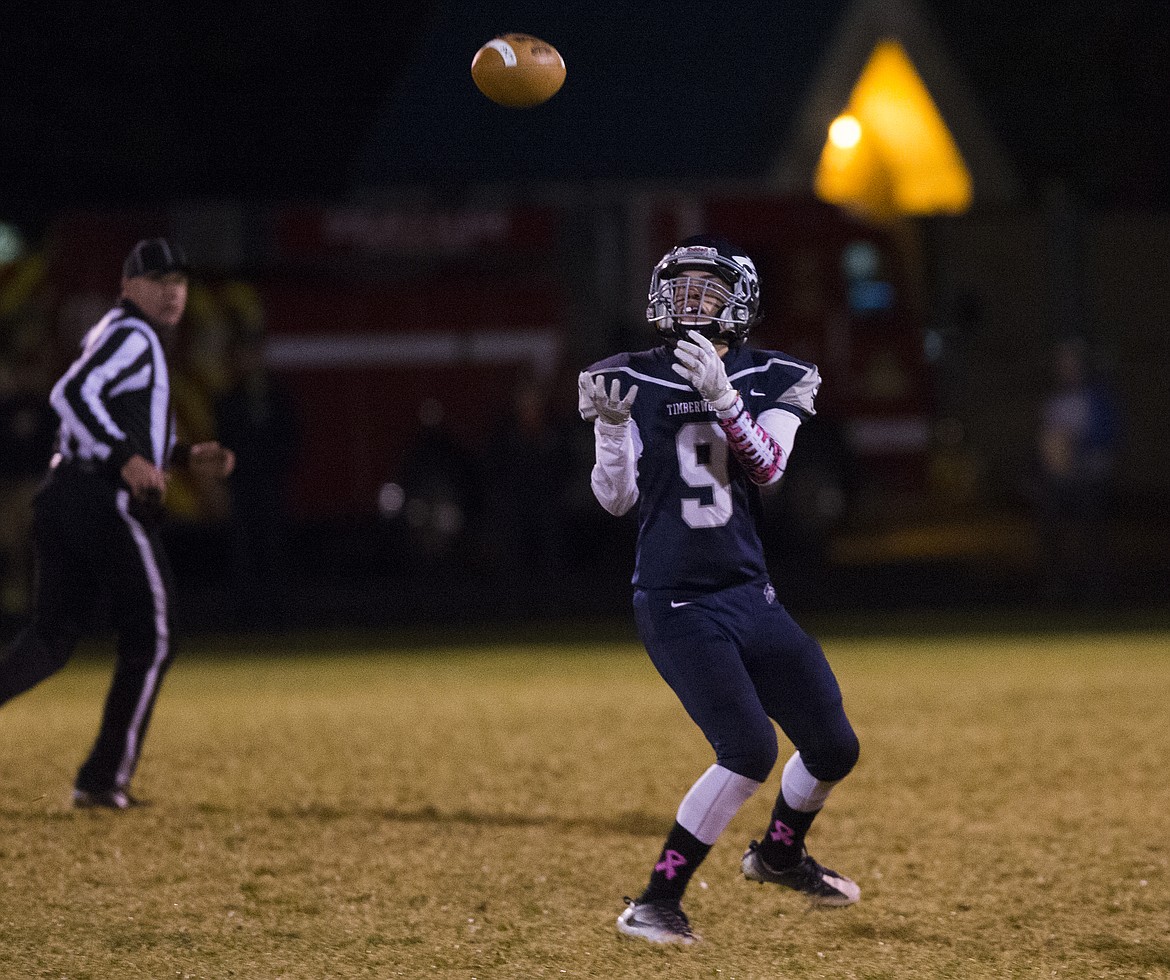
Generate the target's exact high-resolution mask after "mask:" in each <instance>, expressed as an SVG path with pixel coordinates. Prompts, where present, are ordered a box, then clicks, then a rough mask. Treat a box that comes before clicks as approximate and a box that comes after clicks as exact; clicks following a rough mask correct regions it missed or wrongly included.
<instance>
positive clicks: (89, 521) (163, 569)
mask: <svg viewBox="0 0 1170 980" xmlns="http://www.w3.org/2000/svg"><path fill="white" fill-rule="evenodd" d="M33 507H34V524H33V538H34V543H35V548H36V567H37V571H36V584H35V589H34V594H33V604H32V615H31V620H30V622H29V624H28V626H27V627H26V628H25V629H24V630H23V631H22V632H21V633H20V634H19V635H18V636H17V637H16V639H15V640H14V641H13V642H12V645H11V646H10V647H9V649H8V651H7V653H6V656H5V658H4V660H3V662H0V704H4V703H5V702H7V701H9V700H10V699H12V698H14V697H16V696H17V695H18V694H22V693H23V692H25V691H27V690H28V689H29V688H31V687H33V686H34V685H36V684H38V683H40V682H41V681H43V680H44V679H45V678H46V677H49V676H51V675H52V674H54V673H56V672H57V671H58V670H60V669H61V668H62V667H64V666H65V664H66V662H67V661H68V660H69V657H70V656H71V655H72V654H73V651H74V649H75V647H76V646H77V642H78V640H79V639H80V637H81V635H82V632H83V631H84V629H85V628H86V626H87V625H88V624H89V623H90V621H91V617H92V615H93V613H94V612H95V611H96V605H97V602H98V600H99V599H101V598H103V597H106V596H108V598H109V600H110V613H111V621H112V625H113V627H114V630H115V631H116V633H117V637H118V642H117V665H116V667H115V670H114V678H113V682H112V684H111V685H110V691H109V694H108V695H107V697H106V704H105V709H104V711H103V714H102V723H101V728H100V730H99V731H98V736H97V741H96V742H95V743H94V746H93V749H92V751H91V752H90V754H89V758H88V759H86V760H85V763H84V764H83V765H82V767H81V769H80V771H79V772H78V774H77V781H76V786H77V788H78V789H83V790H87V791H89V792H104V791H105V790H109V789H114V788H125V787H126V786H128V785H129V783H130V778H131V777H132V776H133V775H134V769H135V767H136V766H137V764H138V757H139V754H140V753H141V751H142V742H143V739H144V737H145V735H146V730H147V726H148V725H149V724H150V717H151V713H152V712H153V710H154V703H155V699H156V698H157V697H158V691H159V687H160V685H161V683H162V679H163V676H164V675H165V673H166V670H167V667H168V666H169V665H170V662H171V655H172V650H171V633H172V630H171V604H170V595H171V592H172V580H171V569H170V563H169V561H168V560H167V556H166V552H165V551H164V550H163V547H162V542H161V540H160V538H159V534H158V528H157V523H158V522H157V520H153V519H150V518H149V516H148V515H145V514H143V513H141V512H140V511H139V509H138V508H137V506H136V505H134V504H132V503H131V499H130V494H129V492H128V491H127V490H126V489H125V488H123V487H119V486H117V485H115V484H113V483H111V482H110V481H109V480H108V479H107V478H106V477H105V476H103V475H102V474H100V473H91V472H86V471H84V470H81V469H80V468H77V467H75V466H72V465H70V464H63V465H62V466H59V467H58V468H57V469H56V470H54V471H52V472H51V473H50V475H49V477H48V479H47V480H46V482H45V484H44V486H43V487H42V488H41V490H40V492H39V493H38V495H37V498H36V501H35V502H34V505H33Z"/></svg>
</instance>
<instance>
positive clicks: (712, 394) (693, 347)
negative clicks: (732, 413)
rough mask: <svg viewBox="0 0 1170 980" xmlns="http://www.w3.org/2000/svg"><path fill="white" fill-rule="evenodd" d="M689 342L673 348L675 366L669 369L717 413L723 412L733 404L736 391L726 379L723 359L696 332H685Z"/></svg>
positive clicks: (708, 342) (713, 346)
mask: <svg viewBox="0 0 1170 980" xmlns="http://www.w3.org/2000/svg"><path fill="white" fill-rule="evenodd" d="M687 336H688V337H690V338H692V339H691V340H680V341H679V342H678V343H677V344H676V345H675V348H674V356H675V358H677V360H678V363H677V364H672V365H671V366H670V367H671V370H673V371H674V372H675V374H678V375H681V376H682V377H683V378H685V379H686V381H687V383H688V384H689V385H690V386H691V387H692V388H694V389H695V391H697V392H698V393H699V394H700V395H702V396H703V398H704V399H705V400H707V401H709V402H710V403H711V405H712V407H713V408H714V409H715V411H717V412H722V411H726V410H727V409H729V408H730V407H731V406H732V405H734V404H735V399H736V398H737V397H738V394H739V393H738V392H737V391H736V390H735V389H734V388H732V387H731V382H730V381H728V380H727V370H726V369H725V368H724V367H723V358H722V357H720V356H719V351H717V350H716V349H715V345H714V344H712V343H711V341H709V340H708V339H707V338H706V337H704V336H703V335H702V334H701V333H699V331H698V330H689V331H687Z"/></svg>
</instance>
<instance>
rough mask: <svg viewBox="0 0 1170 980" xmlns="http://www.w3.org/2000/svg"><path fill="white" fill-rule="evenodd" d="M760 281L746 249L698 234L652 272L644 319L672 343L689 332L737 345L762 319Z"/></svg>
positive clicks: (664, 258) (669, 255)
mask: <svg viewBox="0 0 1170 980" xmlns="http://www.w3.org/2000/svg"><path fill="white" fill-rule="evenodd" d="M759 310H760V279H759V276H758V274H757V273H756V267H755V264H754V263H753V262H752V260H751V259H750V258H749V257H748V256H747V255H745V254H743V250H742V249H739V248H736V247H735V246H734V245H732V244H731V243H730V242H727V241H725V240H723V239H719V238H713V237H709V236H705V235H698V236H695V237H694V238H688V239H687V240H686V241H684V242H683V243H682V244H681V245H678V246H677V247H675V248H673V249H671V250H670V251H669V252H667V253H666V255H664V256H663V257H662V260H661V261H660V262H659V263H658V265H656V266H655V267H654V272H653V273H652V274H651V276H650V291H649V305H648V306H647V308H646V319H647V320H649V321H650V323H652V324H653V325H654V327H655V329H656V330H657V331H658V333H659V334H660V335H661V336H662V337H663V338H664V339H665V340H666V341H667V342H668V343H672V342H674V341H676V340H679V339H680V338H683V337H685V336H686V335H687V333H688V332H689V331H691V330H698V331H699V333H701V334H703V335H704V336H705V337H707V338H708V339H710V340H712V341H722V342H723V343H725V344H727V345H728V346H729V347H735V346H737V345H738V344H741V343H743V342H744V340H746V339H747V335H748V333H749V332H750V330H751V328H752V325H753V324H754V323H755V322H756V320H757V319H758V318H759Z"/></svg>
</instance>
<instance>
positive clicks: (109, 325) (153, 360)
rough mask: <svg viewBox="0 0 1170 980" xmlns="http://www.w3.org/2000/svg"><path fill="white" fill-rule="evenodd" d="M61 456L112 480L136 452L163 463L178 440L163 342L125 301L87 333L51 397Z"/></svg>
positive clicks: (155, 461) (131, 305) (142, 316)
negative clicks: (97, 468) (104, 469)
mask: <svg viewBox="0 0 1170 980" xmlns="http://www.w3.org/2000/svg"><path fill="white" fill-rule="evenodd" d="M49 401H50V403H51V404H52V406H53V408H54V410H55V411H56V412H57V415H58V416H60V418H61V429H60V435H59V441H58V445H57V451H58V453H59V454H60V456H61V458H62V459H63V460H68V461H78V462H84V463H89V464H100V465H103V466H105V467H108V469H109V471H110V472H111V475H112V476H113V477H114V478H115V479H116V478H117V476H118V474H119V473H120V472H121V469H122V466H123V465H124V464H125V463H126V461H127V460H128V459H129V458H130V457H131V456H133V455H135V454H138V455H139V456H142V457H143V458H144V459H147V460H149V461H150V462H152V463H154V464H155V465H156V466H158V467H160V468H162V467H165V466H166V464H167V462H168V459H169V457H170V456H171V452H172V450H173V448H174V445H175V426H174V419H173V416H172V413H171V384H170V373H169V371H168V369H167V361H166V355H165V352H164V350H163V345H162V342H161V341H160V340H159V337H158V334H157V333H156V332H155V330H154V327H152V326H151V324H150V323H149V321H148V320H147V319H146V317H145V316H144V315H143V313H142V311H141V310H139V309H138V308H137V307H136V306H134V304H133V303H131V302H129V301H128V300H122V301H121V302H120V303H119V305H118V306H115V307H114V308H113V309H112V310H110V312H109V313H107V314H106V315H105V316H104V317H102V319H101V320H100V321H98V323H97V324H95V325H94V326H93V327H92V328H91V329H90V330H89V332H88V333H87V334H86V335H85V340H84V341H83V342H82V352H81V356H80V357H79V358H78V359H77V360H76V361H74V362H73V364H72V365H71V366H70V368H69V370H68V371H66V372H65V374H64V375H62V377H61V379H60V380H59V381H58V382H57V383H56V384H55V385H54V386H53V391H52V393H51V394H50V395H49Z"/></svg>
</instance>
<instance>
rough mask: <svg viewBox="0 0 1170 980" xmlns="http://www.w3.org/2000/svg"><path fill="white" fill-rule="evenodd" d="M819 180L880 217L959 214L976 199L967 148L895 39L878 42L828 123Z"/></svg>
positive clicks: (822, 187)
mask: <svg viewBox="0 0 1170 980" xmlns="http://www.w3.org/2000/svg"><path fill="white" fill-rule="evenodd" d="M847 120H852V123H850V122H848V121H847ZM863 134H864V139H863V138H862V137H863ZM850 140H852V142H849V141H850ZM815 188H816V192H817V195H818V196H819V197H821V198H822V199H823V200H826V201H832V202H833V203H835V204H841V205H844V206H846V207H851V208H853V209H855V210H858V211H861V212H863V213H866V214H869V215H870V216H872V217H877V218H886V217H891V216H893V215H897V214H961V213H962V212H963V211H966V210H967V208H969V207H970V206H971V198H972V189H971V175H970V173H969V172H968V170H967V166H966V164H965V163H964V161H963V157H962V154H960V153H959V148H958V146H957V145H956V144H955V140H954V137H953V136H952V135H951V132H950V130H949V129H948V128H947V124H946V122H945V121H944V120H943V118H942V115H941V113H940V112H939V111H938V107H937V106H936V105H935V103H934V100H933V99H932V98H931V96H930V92H929V91H927V88H926V86H925V85H924V84H923V82H922V79H921V78H920V77H919V75H918V72H917V71H915V69H914V65H913V63H912V62H911V61H910V58H909V56H908V55H907V54H906V52H905V50H904V49H903V48H902V46H901V45H900V44H899V43H898V42H897V41H892V40H885V41H881V42H880V43H878V44H877V45H876V46H875V47H874V50H873V53H872V54H871V55H870V58H869V61H868V62H867V63H866V65H865V68H864V69H863V70H862V72H861V75H860V76H859V77H858V79H857V83H856V84H855V85H854V86H853V91H852V92H851V93H850V96H849V104H848V105H847V106H846V109H845V112H844V113H843V114H842V115H840V116H838V117H837V118H836V119H835V120H833V123H832V125H831V126H830V127H829V133H828V139H827V140H826V141H825V146H824V149H823V150H822V152H821V159H820V162H819V164H818V165H817V173H816V178H815Z"/></svg>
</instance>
